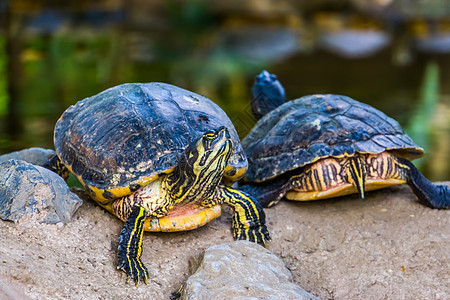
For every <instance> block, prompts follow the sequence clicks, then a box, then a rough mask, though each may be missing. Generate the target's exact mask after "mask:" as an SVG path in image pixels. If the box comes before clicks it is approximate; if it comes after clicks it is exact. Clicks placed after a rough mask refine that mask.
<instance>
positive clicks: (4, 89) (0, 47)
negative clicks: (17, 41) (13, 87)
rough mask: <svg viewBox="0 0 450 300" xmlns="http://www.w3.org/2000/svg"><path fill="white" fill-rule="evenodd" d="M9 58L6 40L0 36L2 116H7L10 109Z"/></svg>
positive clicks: (0, 114) (0, 98) (0, 102)
mask: <svg viewBox="0 0 450 300" xmlns="http://www.w3.org/2000/svg"><path fill="white" fill-rule="evenodd" d="M7 64H8V57H7V54H6V41H5V38H4V37H2V36H0V116H5V115H6V113H7V109H8V99H9V97H8V76H7Z"/></svg>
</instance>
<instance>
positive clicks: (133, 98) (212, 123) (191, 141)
mask: <svg viewBox="0 0 450 300" xmlns="http://www.w3.org/2000/svg"><path fill="white" fill-rule="evenodd" d="M54 142H55V149H56V153H57V156H55V157H54V159H53V160H52V161H51V163H50V166H49V167H52V168H53V169H54V170H55V171H57V172H59V173H60V174H63V173H64V169H65V168H67V169H69V171H70V172H71V173H72V174H74V175H75V176H76V177H77V178H78V180H79V181H80V182H81V183H82V184H83V186H84V187H85V189H86V190H87V191H88V193H89V194H90V196H91V197H92V198H93V199H94V200H95V201H96V202H98V203H99V204H100V205H101V206H102V207H104V208H105V209H107V210H108V211H110V212H111V213H113V214H114V215H116V216H117V217H119V218H120V219H122V220H123V221H125V226H124V229H123V230H122V232H121V235H120V238H119V253H118V257H119V268H120V269H122V270H123V271H125V272H126V273H127V274H128V276H129V278H130V277H131V278H133V279H134V280H135V281H136V284H137V283H138V282H139V280H140V278H142V279H144V281H145V282H146V283H147V278H148V272H147V269H146V267H145V266H144V265H143V263H142V262H141V260H140V255H141V252H142V234H143V230H146V231H180V230H190V229H194V228H197V227H199V226H202V225H204V224H205V223H207V222H209V221H211V220H212V219H214V218H216V217H218V216H219V215H220V204H222V203H226V204H228V205H230V206H231V207H233V208H234V212H235V213H234V217H233V235H234V238H236V239H246V240H250V241H254V242H261V243H265V242H266V241H268V240H269V239H270V238H269V234H268V232H267V229H266V226H265V215H264V212H263V210H262V208H261V206H260V205H259V203H258V202H257V201H254V199H253V198H252V197H250V196H249V195H247V194H245V193H242V192H240V191H237V190H235V189H233V188H230V187H228V186H227V185H225V184H224V183H222V178H223V177H224V179H226V180H227V181H228V182H234V181H237V180H239V179H240V178H241V177H242V175H243V174H244V172H245V170H246V169H247V159H246V157H245V155H244V153H243V150H242V146H241V144H240V141H239V138H238V135H237V133H236V131H235V129H234V127H233V124H232V123H231V121H230V120H229V118H228V117H227V115H226V114H225V112H223V110H222V109H220V107H219V106H217V105H216V104H214V103H213V102H212V101H211V100H209V99H207V98H205V97H202V96H200V95H197V94H195V93H192V92H189V91H187V90H184V89H182V88H179V87H175V86H173V85H169V84H164V83H130V84H123V85H119V86H116V87H113V88H110V89H108V90H106V91H104V92H102V93H100V94H98V95H95V96H93V97H90V98H86V99H84V100H82V101H80V102H78V103H77V104H75V105H74V106H71V107H70V108H68V109H67V110H66V111H65V112H64V114H63V115H62V116H61V118H60V119H59V120H58V122H57V123H56V126H55V136H54Z"/></svg>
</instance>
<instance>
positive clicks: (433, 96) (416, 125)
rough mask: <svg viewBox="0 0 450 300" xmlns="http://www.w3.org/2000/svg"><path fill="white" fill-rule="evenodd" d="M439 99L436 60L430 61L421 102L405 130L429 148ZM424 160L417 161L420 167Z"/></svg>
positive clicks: (420, 97) (423, 83) (420, 144)
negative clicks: (432, 124)
mask: <svg viewBox="0 0 450 300" xmlns="http://www.w3.org/2000/svg"><path fill="white" fill-rule="evenodd" d="M438 101H439V66H438V64H437V63H435V62H428V64H427V66H426V69H425V74H424V77H423V81H422V85H421V87H420V96H419V103H418V105H417V107H416V108H415V110H414V114H413V116H412V117H411V119H410V124H409V126H408V128H407V129H406V130H405V131H406V132H407V133H408V135H409V136H410V137H411V138H412V139H413V140H414V142H416V143H417V144H418V145H419V146H421V147H423V148H424V149H427V148H428V146H429V136H430V132H431V123H432V122H433V117H434V115H435V112H436V106H437V103H438ZM421 164H423V161H422V160H419V161H417V163H416V165H417V166H418V167H420V165H421Z"/></svg>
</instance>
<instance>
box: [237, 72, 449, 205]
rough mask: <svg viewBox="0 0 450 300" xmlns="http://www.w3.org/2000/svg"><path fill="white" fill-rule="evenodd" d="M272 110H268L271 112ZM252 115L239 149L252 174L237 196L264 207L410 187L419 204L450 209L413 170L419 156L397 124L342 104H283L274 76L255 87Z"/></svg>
mask: <svg viewBox="0 0 450 300" xmlns="http://www.w3.org/2000/svg"><path fill="white" fill-rule="evenodd" d="M276 106H278V107H277V108H275V109H273V110H271V109H270V108H273V107H276ZM252 110H253V111H258V112H259V113H260V114H259V115H255V117H256V118H259V117H260V116H262V118H261V119H259V121H258V122H257V124H256V125H255V127H254V128H253V129H252V130H251V132H250V133H249V134H248V135H247V137H246V138H245V139H244V140H243V141H242V146H243V147H244V151H245V153H246V155H247V158H248V160H249V169H248V171H247V173H246V174H245V177H244V180H243V181H244V182H243V185H241V189H242V190H244V191H246V192H248V193H251V194H252V195H253V196H254V197H256V199H257V200H258V201H259V202H260V203H261V204H262V205H263V206H265V207H270V206H272V205H274V204H276V203H278V201H280V199H281V198H282V197H283V196H286V198H287V199H290V200H298V201H308V200H316V199H324V198H331V197H336V196H341V195H347V194H351V193H359V195H360V197H361V198H364V194H365V191H367V190H374V189H379V188H383V187H387V186H390V185H396V184H402V183H408V184H409V185H410V187H411V188H412V190H413V192H414V193H415V194H416V196H417V197H418V199H419V201H420V202H421V203H423V204H425V205H428V206H431V207H434V208H448V207H449V206H450V190H449V188H448V187H446V186H443V185H434V184H433V183H431V182H430V181H428V180H427V179H426V178H425V177H424V176H423V175H422V174H421V173H420V172H419V171H418V170H417V169H416V168H415V167H414V165H413V164H412V163H411V162H410V160H412V159H415V158H418V157H421V156H423V154H424V151H423V149H422V148H420V147H419V146H417V145H416V144H415V143H414V142H413V141H412V140H411V138H409V137H408V136H407V135H406V134H405V133H404V132H403V130H402V128H401V127H400V125H399V124H398V122H397V121H395V120H394V119H392V118H389V117H388V116H386V115H385V114H384V113H382V112H381V111H379V110H377V109H375V108H373V107H371V106H369V105H367V104H364V103H361V102H358V101H355V100H353V99H351V98H349V97H346V96H340V95H311V96H305V97H302V98H299V99H295V100H292V101H289V102H286V98H285V96H284V90H283V87H282V86H281V84H280V83H279V81H278V80H277V78H276V76H274V75H272V74H269V73H268V72H266V71H263V72H262V73H261V74H260V75H259V76H257V78H256V80H255V85H254V87H253V91H252Z"/></svg>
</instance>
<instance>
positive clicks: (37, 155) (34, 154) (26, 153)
mask: <svg viewBox="0 0 450 300" xmlns="http://www.w3.org/2000/svg"><path fill="white" fill-rule="evenodd" d="M54 155H56V152H55V151H54V150H51V149H43V148H37V147H34V148H29V149H24V150H20V151H16V152H11V153H7V154H3V155H0V163H2V162H5V161H7V160H10V159H17V160H24V161H26V162H28V163H30V164H33V165H37V166H41V167H42V166H43V165H44V164H45V163H46V162H47V161H48V160H49V159H50V158H52V157H53V156H54Z"/></svg>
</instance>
